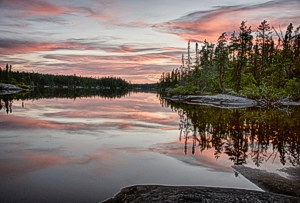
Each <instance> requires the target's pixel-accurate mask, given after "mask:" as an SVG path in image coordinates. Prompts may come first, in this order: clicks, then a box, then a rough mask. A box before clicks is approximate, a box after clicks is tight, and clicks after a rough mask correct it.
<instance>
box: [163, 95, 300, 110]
mask: <svg viewBox="0 0 300 203" xmlns="http://www.w3.org/2000/svg"><path fill="white" fill-rule="evenodd" d="M163 99H167V100H170V101H172V102H175V103H183V104H193V105H206V106H215V107H219V108H228V109H238V108H248V107H254V106H257V107H262V108H264V107H269V106H272V107H280V106H300V102H296V101H292V100H289V99H281V100H278V101H275V102H274V101H273V102H271V101H268V100H267V99H257V100H253V99H248V98H245V97H239V96H232V95H227V94H216V95H174V96H167V97H163Z"/></svg>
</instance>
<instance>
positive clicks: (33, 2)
mask: <svg viewBox="0 0 300 203" xmlns="http://www.w3.org/2000/svg"><path fill="white" fill-rule="evenodd" d="M264 19H265V20H267V21H268V22H269V23H270V25H273V26H274V27H276V28H279V26H281V27H282V29H283V31H284V30H285V28H286V26H287V25H288V24H289V23H293V24H294V26H295V27H296V26H298V25H299V24H300V0H274V1H269V0H252V1H249V0H239V1H237V0H222V1H220V0H189V1H183V0H151V1H143V0H85V1H82V0H64V1H61V0H0V22H1V23H0V66H1V67H2V68H3V67H4V66H5V64H6V63H9V64H12V65H13V68H14V70H21V71H22V70H24V71H30V72H31V71H34V72H40V73H52V74H72V75H73V74H76V75H82V76H96V77H98V76H99V77H102V76H120V77H122V78H124V79H126V80H128V81H131V82H132V83H151V82H157V81H158V78H159V76H160V74H161V73H162V72H165V71H170V70H172V69H173V68H176V67H178V66H179V65H180V60H181V54H182V53H184V52H185V51H186V46H187V40H191V41H193V42H195V41H199V42H201V41H204V40H205V39H206V40H208V41H216V40H217V38H218V36H219V35H220V34H221V33H222V32H228V33H230V32H232V31H233V30H237V29H238V27H239V25H240V23H241V21H242V20H246V21H247V24H248V25H251V26H252V27H253V29H255V28H256V27H257V25H258V24H259V23H260V22H261V21H263V20H264Z"/></svg>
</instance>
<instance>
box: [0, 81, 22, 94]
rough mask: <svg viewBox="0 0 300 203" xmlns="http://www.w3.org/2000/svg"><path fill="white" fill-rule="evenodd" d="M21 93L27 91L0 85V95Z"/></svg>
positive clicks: (13, 86)
mask: <svg viewBox="0 0 300 203" xmlns="http://www.w3.org/2000/svg"><path fill="white" fill-rule="evenodd" d="M22 91H27V90H25V89H23V88H21V87H18V86H15V85H12V84H5V83H0V95H9V94H15V93H18V92H22Z"/></svg>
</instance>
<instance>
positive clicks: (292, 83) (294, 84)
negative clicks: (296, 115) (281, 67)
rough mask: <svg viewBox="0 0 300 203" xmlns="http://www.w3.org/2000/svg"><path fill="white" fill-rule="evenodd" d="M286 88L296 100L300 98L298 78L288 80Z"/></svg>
mask: <svg viewBox="0 0 300 203" xmlns="http://www.w3.org/2000/svg"><path fill="white" fill-rule="evenodd" d="M284 90H285V92H286V94H287V95H289V96H290V97H291V98H292V99H294V100H300V81H299V80H298V79H296V78H293V79H290V80H288V81H287V82H286V84H285V87H284Z"/></svg>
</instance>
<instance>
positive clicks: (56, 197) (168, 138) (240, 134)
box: [0, 93, 300, 202]
mask: <svg viewBox="0 0 300 203" xmlns="http://www.w3.org/2000/svg"><path fill="white" fill-rule="evenodd" d="M102 96H103V95H102ZM0 107H1V108H2V109H1V110H0V145H1V147H0V191H1V195H0V200H1V202H9V201H13V202H28V201H31V202H32V201H36V202H74V201H77V202H99V201H102V200H104V199H106V198H109V197H111V196H113V195H114V194H115V193H117V192H118V191H119V190H120V188H122V187H125V186H128V185H134V184H163V185H205V186H215V187H217V186H218V187H235V188H246V189H254V190H260V189H259V188H258V187H257V186H255V185H254V184H252V183H251V182H250V181H248V180H247V179H245V178H244V177H243V176H241V175H238V174H237V173H235V172H234V171H233V169H232V168H231V166H232V165H234V164H246V165H248V166H251V167H260V168H262V169H266V170H268V171H278V170H277V169H280V168H283V167H289V166H293V165H298V164H299V151H300V149H299V148H300V147H299V146H300V144H299V142H300V139H299V126H300V124H299V120H300V119H299V111H298V110H297V109H289V110H287V113H286V111H283V110H280V111H270V112H269V111H257V110H224V109H223V110H222V109H216V108H212V107H199V106H198V107H189V106H184V105H183V106H178V105H172V106H169V104H166V103H163V104H162V102H161V101H160V100H159V98H157V96H156V95H155V94H153V93H131V94H130V95H126V96H119V98H115V99H114V98H103V97H100V96H93V97H87V98H76V99H74V98H73V99H70V98H44V99H38V100H37V99H31V100H30V99H28V100H24V101H22V100H11V101H10V102H4V101H3V99H2V100H1V106H0ZM279 173H280V172H279ZM282 175H284V174H282Z"/></svg>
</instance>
